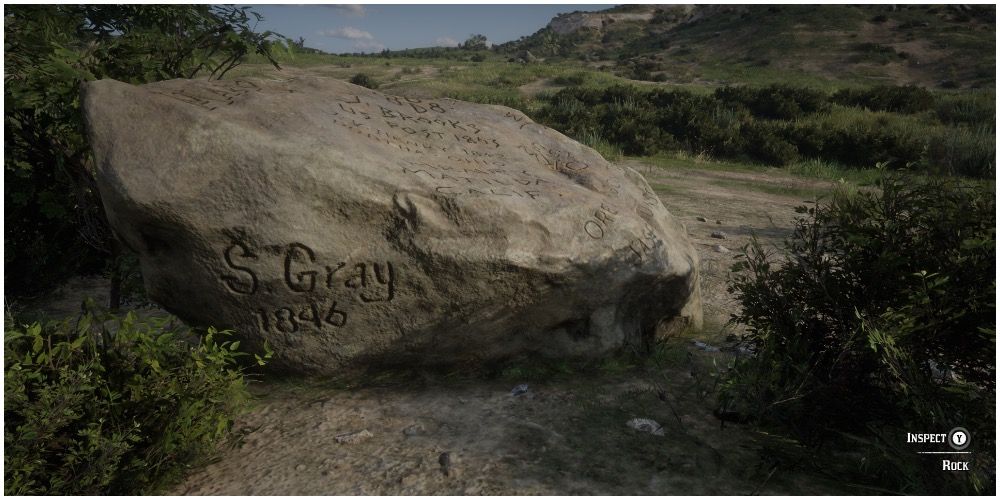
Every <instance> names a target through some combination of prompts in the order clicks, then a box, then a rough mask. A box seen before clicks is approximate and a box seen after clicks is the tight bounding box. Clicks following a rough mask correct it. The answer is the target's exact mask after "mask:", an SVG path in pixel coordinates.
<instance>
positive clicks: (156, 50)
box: [4, 5, 277, 295]
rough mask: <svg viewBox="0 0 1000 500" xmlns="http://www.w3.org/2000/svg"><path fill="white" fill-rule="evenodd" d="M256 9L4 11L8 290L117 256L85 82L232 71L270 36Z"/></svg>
mask: <svg viewBox="0 0 1000 500" xmlns="http://www.w3.org/2000/svg"><path fill="white" fill-rule="evenodd" d="M260 19H261V18H260V16H259V15H258V14H256V13H255V12H253V11H251V10H249V8H246V7H244V8H237V7H232V6H209V5H183V6H182V5H17V6H9V7H8V8H7V9H5V14H4V34H5V38H4V52H5V54H4V62H5V65H6V69H5V72H6V73H5V76H4V84H5V85H4V105H5V106H6V112H5V115H4V132H5V137H6V139H5V144H4V146H5V148H4V151H5V156H4V164H5V169H4V180H5V188H4V200H5V201H4V208H5V210H6V215H5V223H6V227H7V230H6V234H5V255H6V256H5V259H4V265H5V269H6V271H7V273H6V278H5V283H4V288H5V290H7V291H8V293H12V294H15V295H17V294H26V293H31V292H34V291H37V290H39V289H42V288H45V287H46V286H51V285H52V284H53V282H54V281H55V280H57V279H59V278H61V277H64V276H66V275H68V274H71V273H74V272H79V271H97V270H100V269H101V268H102V267H104V266H107V265H108V263H109V261H110V260H113V259H112V258H111V257H112V256H113V255H114V254H115V245H114V243H113V237H112V236H111V235H110V231H109V230H108V228H107V224H106V221H105V219H104V211H103V208H102V206H101V202H100V195H99V193H98V192H97V189H96V185H95V181H94V169H93V161H92V158H91V154H90V148H89V146H88V144H87V142H86V138H85V134H84V127H83V120H82V115H81V112H80V100H79V89H80V84H81V83H82V82H85V81H90V80H97V79H102V78H114V79H117V80H120V81H125V82H129V83H133V84H141V83H148V82H153V81H158V80H164V79H172V78H195V77H199V76H208V77H209V78H222V77H223V76H224V75H225V74H226V73H227V72H228V71H230V70H232V69H233V68H234V67H236V66H237V65H238V64H240V62H242V61H243V60H244V59H245V58H246V56H247V55H249V54H251V53H257V54H262V55H264V56H265V57H267V58H268V60H270V61H271V62H272V63H273V64H275V66H277V63H276V62H275V61H274V59H273V58H272V57H271V53H270V50H271V39H272V38H274V37H276V36H277V35H274V34H272V33H270V32H263V33H257V32H255V31H254V29H253V27H252V26H251V22H252V21H259V20H260Z"/></svg>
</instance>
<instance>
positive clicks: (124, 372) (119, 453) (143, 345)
mask: <svg viewBox="0 0 1000 500" xmlns="http://www.w3.org/2000/svg"><path fill="white" fill-rule="evenodd" d="M181 333H182V332H181V331H180V330H179V329H178V328H176V327H173V326H171V325H170V324H167V323H165V320H162V319H148V320H140V319H138V318H137V317H136V316H135V315H134V314H133V313H129V314H127V315H125V316H122V317H113V316H110V315H103V314H96V315H92V314H85V315H82V316H81V317H79V318H77V319H71V320H66V321H62V322H58V323H49V324H46V325H44V326H42V325H40V324H39V323H34V324H31V325H25V326H19V325H15V324H13V321H12V320H11V319H10V318H9V317H8V318H7V321H6V325H5V333H4V373H5V377H4V418H5V422H4V448H5V456H4V493H5V494H8V495H81V494H83V495H97V494H102V495H103V494H116V495H121V494H142V493H152V492H156V491H157V489H158V488H160V487H162V486H164V485H166V484H168V483H169V482H170V481H172V480H176V479H177V478H178V475H179V474H180V473H181V472H182V471H183V470H184V467H185V466H186V465H188V464H190V463H192V462H193V461H196V460H198V459H200V458H203V457H204V456H205V455H206V454H207V453H209V452H210V451H212V449H213V447H214V446H215V445H216V443H217V441H218V440H219V439H221V438H222V437H224V436H225V435H226V434H227V433H228V431H229V430H230V428H231V426H232V423H233V420H232V418H233V416H234V415H235V413H236V412H237V411H238V410H239V409H240V408H241V407H242V406H243V404H244V403H245V401H246V400H247V397H248V394H247V391H246V386H245V383H244V379H243V375H242V371H241V369H240V368H238V367H237V366H236V358H237V357H238V356H242V354H241V353H240V352H239V351H238V348H239V342H238V341H237V342H233V341H230V340H228V339H227V337H228V336H229V332H225V331H216V330H214V329H211V328H210V329H208V330H207V332H205V335H204V336H203V337H202V338H201V340H200V342H198V343H197V344H196V345H189V344H187V343H185V342H183V341H182V340H181ZM258 361H260V362H263V360H262V359H261V358H258Z"/></svg>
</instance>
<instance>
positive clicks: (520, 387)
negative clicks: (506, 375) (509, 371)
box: [510, 384, 528, 396]
mask: <svg viewBox="0 0 1000 500" xmlns="http://www.w3.org/2000/svg"><path fill="white" fill-rule="evenodd" d="M526 392H528V384H517V385H516V386H514V388H513V389H511V391H510V395H511V396H520V395H521V394H524V393H526Z"/></svg>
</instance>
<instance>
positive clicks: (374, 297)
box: [220, 238, 396, 333]
mask: <svg viewBox="0 0 1000 500" xmlns="http://www.w3.org/2000/svg"><path fill="white" fill-rule="evenodd" d="M253 248H254V246H253V245H251V244H249V243H248V242H247V241H246V240H245V239H244V238H239V239H237V238H232V239H231V243H230V245H229V246H227V247H226V248H225V249H224V250H223V251H222V261H223V262H224V263H225V267H226V271H225V272H223V273H222V275H221V276H220V280H221V282H222V283H223V285H224V286H225V287H226V289H227V290H228V291H229V292H230V293H232V294H234V295H239V296H254V295H256V294H258V292H261V290H264V291H266V292H269V294H268V295H271V294H273V293H275V292H277V293H278V296H281V295H285V296H288V292H290V293H291V294H292V296H293V297H294V296H295V295H301V297H300V298H299V299H298V300H295V301H294V302H293V303H286V304H280V303H279V304H275V303H266V305H264V306H263V307H259V308H257V309H256V310H255V311H254V313H255V314H256V315H257V322H258V326H259V327H260V328H261V330H262V331H265V332H281V333H295V332H299V331H302V330H304V329H315V330H316V331H323V330H325V329H327V328H339V327H342V326H344V325H346V324H347V322H348V320H349V318H350V315H351V308H352V307H365V306H367V305H370V304H374V303H379V302H391V301H392V299H393V298H394V297H395V295H396V268H395V267H394V266H393V264H392V262H370V261H361V262H350V261H349V260H346V259H345V260H338V261H331V262H320V260H319V259H318V257H317V253H316V251H315V250H313V249H312V248H310V247H309V246H307V245H305V244H303V243H299V242H292V243H289V244H287V245H272V246H267V247H263V248H262V249H261V250H259V251H256V252H255V251H254V250H253ZM264 257H272V258H275V259H280V261H279V262H272V263H271V265H266V264H267V263H266V262H263V260H262V259H263V258H264ZM275 263H277V264H278V266H275V265H274V264H275ZM274 269H280V273H277V274H279V275H278V276H273V275H271V276H268V275H266V274H265V273H266V270H272V273H271V274H275V273H274V272H273V270H274ZM283 292H284V293H283ZM272 296H273V295H272ZM275 306H277V307H275Z"/></svg>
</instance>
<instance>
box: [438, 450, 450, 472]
mask: <svg viewBox="0 0 1000 500" xmlns="http://www.w3.org/2000/svg"><path fill="white" fill-rule="evenodd" d="M438 463H439V464H440V465H441V473H443V474H444V475H446V476H447V475H448V472H449V469H450V468H451V453H448V452H447V451H446V452H444V453H442V454H441V456H439V457H438Z"/></svg>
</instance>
